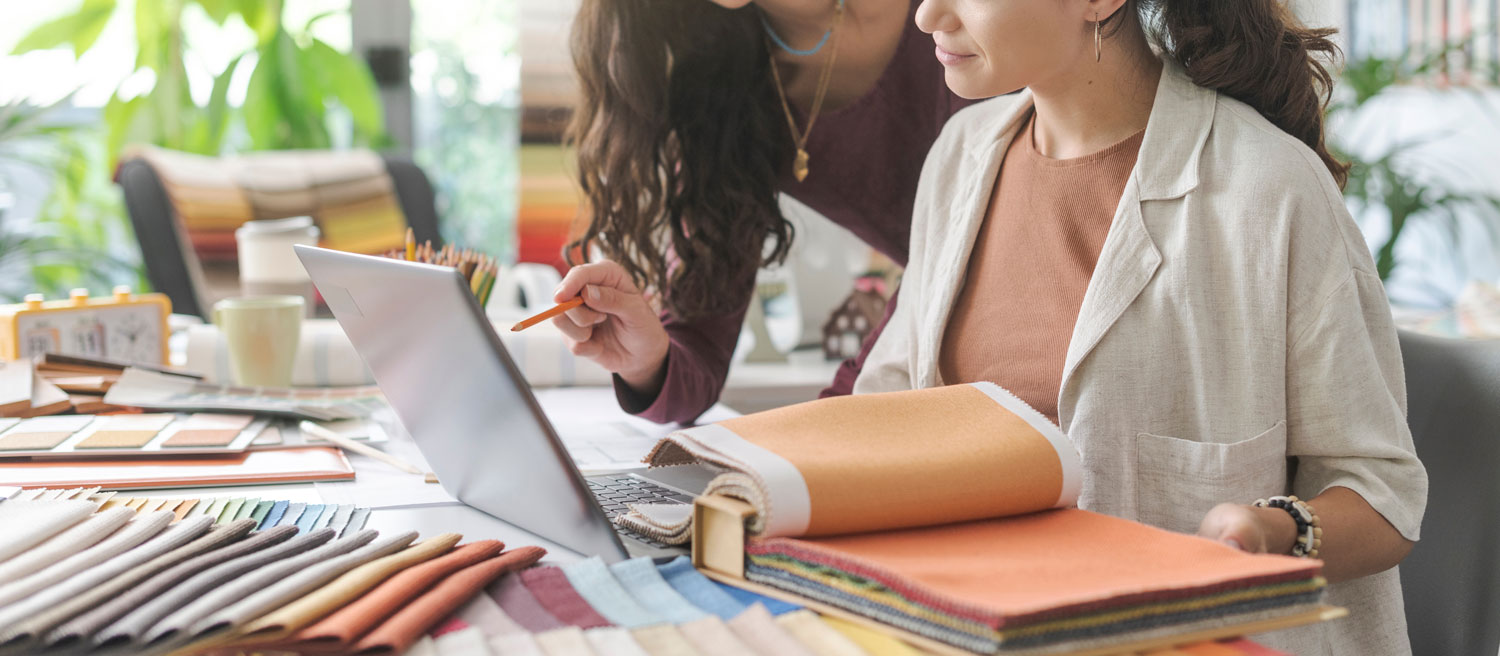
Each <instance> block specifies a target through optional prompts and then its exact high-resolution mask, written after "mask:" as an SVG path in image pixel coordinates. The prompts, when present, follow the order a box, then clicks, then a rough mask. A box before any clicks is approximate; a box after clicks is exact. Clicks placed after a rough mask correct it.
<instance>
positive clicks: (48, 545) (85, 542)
mask: <svg viewBox="0 0 1500 656" xmlns="http://www.w3.org/2000/svg"><path fill="white" fill-rule="evenodd" d="M132 517H135V513H134V512H131V511H130V510H128V509H125V508H116V509H114V510H106V511H104V512H99V513H94V514H93V515H90V516H89V517H87V518H85V519H84V520H83V521H81V522H78V523H77V524H74V525H73V526H72V527H70V528H68V529H67V530H65V531H63V532H61V533H58V534H57V535H55V536H52V538H51V539H49V540H47V541H46V542H43V543H41V544H39V545H37V546H35V547H32V548H31V549H28V550H26V551H25V552H23V553H21V554H20V555H18V556H16V557H15V558H11V559H10V560H7V561H5V562H3V563H0V581H15V580H17V579H20V578H21V577H23V576H27V575H29V574H31V573H33V572H36V571H37V570H40V569H42V568H44V567H47V566H49V565H52V564H53V563H56V562H58V561H60V560H62V559H64V558H67V557H68V556H71V555H73V554H76V553H78V552H80V551H83V550H84V549H87V548H89V547H92V546H94V545H95V544H98V543H99V541H100V540H103V539H104V538H106V537H108V536H109V534H111V533H114V532H115V531H116V530H118V529H119V528H120V527H121V526H124V525H125V522H128V521H130V518H132ZM7 528H8V527H7Z"/></svg>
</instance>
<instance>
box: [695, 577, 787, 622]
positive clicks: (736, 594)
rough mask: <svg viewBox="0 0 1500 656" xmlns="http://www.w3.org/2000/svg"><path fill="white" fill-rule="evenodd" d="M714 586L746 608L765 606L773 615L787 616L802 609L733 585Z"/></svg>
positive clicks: (720, 584)
mask: <svg viewBox="0 0 1500 656" xmlns="http://www.w3.org/2000/svg"><path fill="white" fill-rule="evenodd" d="M704 578H707V577H704ZM713 584H714V585H715V586H717V587H718V588H719V589H720V590H723V591H724V593H725V594H727V595H729V596H730V597H733V598H734V599H735V601H738V602H740V603H742V604H745V605H746V606H752V605H755V604H760V605H762V606H765V607H766V610H767V611H769V612H770V613H771V614H772V615H777V616H779V615H785V614H787V613H790V612H792V611H797V610H801V609H802V607H801V606H798V605H797V604H794V603H791V602H788V601H782V600H780V599H776V598H773V597H767V596H765V595H763V594H759V593H756V592H751V591H749V590H744V589H741V588H736V587H734V586H732V585H727V584H724V583H720V582H718V581H713Z"/></svg>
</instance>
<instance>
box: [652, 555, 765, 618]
mask: <svg viewBox="0 0 1500 656" xmlns="http://www.w3.org/2000/svg"><path fill="white" fill-rule="evenodd" d="M656 570H657V571H658V572H660V573H661V575H662V578H664V579H666V580H667V584H668V585H670V586H672V589H673V590H676V591H677V593H678V594H680V595H682V597H683V598H684V599H686V600H688V602H690V603H692V604H693V606H696V607H697V608H700V609H702V610H703V611H704V612H707V613H712V614H714V615H717V616H718V617H719V618H720V619H723V620H731V619H734V618H735V617H737V616H738V615H739V614H740V613H743V612H744V611H745V608H746V607H747V606H748V604H744V603H741V602H740V601H739V600H737V599H735V598H734V597H732V596H730V594H729V593H727V592H725V591H724V590H723V589H722V588H720V587H719V586H718V585H716V584H715V583H714V582H713V581H711V580H709V579H708V577H706V576H704V575H702V574H699V573H698V570H697V569H695V568H694V567H693V561H692V560H690V559H688V557H687V556H678V557H676V558H673V559H672V560H671V561H668V562H666V563H663V564H661V565H657V566H656Z"/></svg>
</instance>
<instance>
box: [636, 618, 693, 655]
mask: <svg viewBox="0 0 1500 656" xmlns="http://www.w3.org/2000/svg"><path fill="white" fill-rule="evenodd" d="M630 637H632V638H635V642H636V644H638V645H640V646H641V649H644V650H646V653H648V654H651V656H698V653H699V652H698V648H697V647H694V646H693V643H692V642H691V641H689V640H688V639H687V636H684V635H682V632H681V631H678V630H677V627H675V626H672V625H671V624H657V625H655V626H645V627H641V628H638V629H631V630H630Z"/></svg>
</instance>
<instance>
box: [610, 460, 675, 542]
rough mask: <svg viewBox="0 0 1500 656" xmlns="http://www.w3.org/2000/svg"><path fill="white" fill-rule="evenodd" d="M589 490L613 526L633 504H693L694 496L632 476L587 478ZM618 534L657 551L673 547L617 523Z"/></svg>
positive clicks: (614, 475) (618, 475)
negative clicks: (617, 517)
mask: <svg viewBox="0 0 1500 656" xmlns="http://www.w3.org/2000/svg"><path fill="white" fill-rule="evenodd" d="M587 480H588V483H589V490H590V491H592V492H593V493H594V498H595V499H598V500H599V505H600V506H601V507H603V508H604V514H606V515H608V516H609V519H610V522H611V523H613V522H614V519H615V517H616V516H618V515H623V514H625V513H626V512H628V511H629V510H630V507H629V504H632V503H692V502H693V497H691V496H688V495H686V494H683V493H681V492H675V491H673V490H668V489H667V488H664V487H662V486H660V485H654V484H652V483H649V482H647V481H643V480H641V479H639V478H635V477H633V476H631V475H629V474H605V475H602V476H590V477H589V478H588V479H587ZM614 526H615V532H616V533H619V534H620V535H622V536H625V537H628V538H631V539H633V540H636V541H638V542H644V543H646V544H649V545H651V546H653V547H657V548H670V546H671V545H668V544H664V543H662V542H660V541H657V540H654V539H652V538H649V537H646V536H644V535H641V534H640V533H636V532H635V531H632V530H630V529H628V528H625V527H623V526H620V525H619V524H615V525H614Z"/></svg>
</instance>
